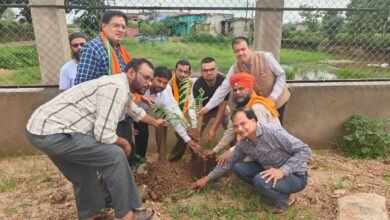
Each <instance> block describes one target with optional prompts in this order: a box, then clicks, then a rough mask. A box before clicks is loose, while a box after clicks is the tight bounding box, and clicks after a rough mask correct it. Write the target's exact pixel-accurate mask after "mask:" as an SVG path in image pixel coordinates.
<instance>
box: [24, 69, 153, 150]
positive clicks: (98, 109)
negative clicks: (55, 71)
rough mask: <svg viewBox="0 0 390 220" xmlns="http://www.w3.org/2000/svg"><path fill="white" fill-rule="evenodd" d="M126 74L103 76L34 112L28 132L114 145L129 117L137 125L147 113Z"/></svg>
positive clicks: (72, 89)
mask: <svg viewBox="0 0 390 220" xmlns="http://www.w3.org/2000/svg"><path fill="white" fill-rule="evenodd" d="M133 100H134V96H133V95H132V93H131V92H130V88H129V83H128V81H127V78H126V75H125V74H123V73H122V74H116V75H112V76H103V77H101V78H99V79H95V80H91V81H88V82H85V83H82V84H80V85H77V86H74V87H72V88H70V89H68V90H66V91H65V92H62V93H61V94H59V95H58V96H56V97H55V98H54V99H52V100H50V101H49V102H47V103H45V104H43V105H42V106H40V107H39V108H38V109H36V110H35V111H34V113H33V114H32V116H31V117H30V119H29V121H28V123H27V130H28V131H29V132H30V133H33V134H36V135H50V134H58V133H81V134H86V135H89V136H93V137H95V138H96V140H98V141H99V142H102V143H105V144H112V143H114V142H115V141H116V140H117V139H118V136H117V135H116V128H117V124H118V122H119V121H120V120H122V119H123V118H124V117H125V115H126V114H128V115H130V117H131V118H133V119H134V120H135V121H139V120H141V119H142V118H143V117H144V116H145V114H146V113H145V111H144V110H143V109H141V108H139V107H138V106H137V105H136V104H135V103H134V102H133Z"/></svg>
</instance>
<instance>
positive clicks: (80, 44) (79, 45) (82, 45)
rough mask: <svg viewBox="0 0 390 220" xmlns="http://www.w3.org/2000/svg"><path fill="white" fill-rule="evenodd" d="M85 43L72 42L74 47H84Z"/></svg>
mask: <svg viewBox="0 0 390 220" xmlns="http://www.w3.org/2000/svg"><path fill="white" fill-rule="evenodd" d="M84 45H85V43H79V44H71V46H72V47H74V48H76V47H84Z"/></svg>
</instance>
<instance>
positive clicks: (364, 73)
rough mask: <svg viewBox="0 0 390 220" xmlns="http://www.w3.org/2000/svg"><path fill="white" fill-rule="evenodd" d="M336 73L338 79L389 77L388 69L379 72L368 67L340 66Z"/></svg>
mask: <svg viewBox="0 0 390 220" xmlns="http://www.w3.org/2000/svg"><path fill="white" fill-rule="evenodd" d="M336 74H337V77H338V78H339V79H366V78H390V71H388V72H383V71H381V72H380V71H373V70H369V69H355V68H341V69H338V70H337V72H336Z"/></svg>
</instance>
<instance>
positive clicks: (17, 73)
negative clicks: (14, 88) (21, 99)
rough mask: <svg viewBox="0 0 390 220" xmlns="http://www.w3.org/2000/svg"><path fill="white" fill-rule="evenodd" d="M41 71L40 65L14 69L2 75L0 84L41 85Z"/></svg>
mask: <svg viewBox="0 0 390 220" xmlns="http://www.w3.org/2000/svg"><path fill="white" fill-rule="evenodd" d="M39 84H41V72H40V69H39V66H33V67H24V68H20V69H18V70H14V71H12V72H11V73H10V74H8V75H6V76H0V85H39Z"/></svg>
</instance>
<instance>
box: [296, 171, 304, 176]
mask: <svg viewBox="0 0 390 220" xmlns="http://www.w3.org/2000/svg"><path fill="white" fill-rule="evenodd" d="M293 174H294V175H295V176H307V171H305V172H295V173H293Z"/></svg>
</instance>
